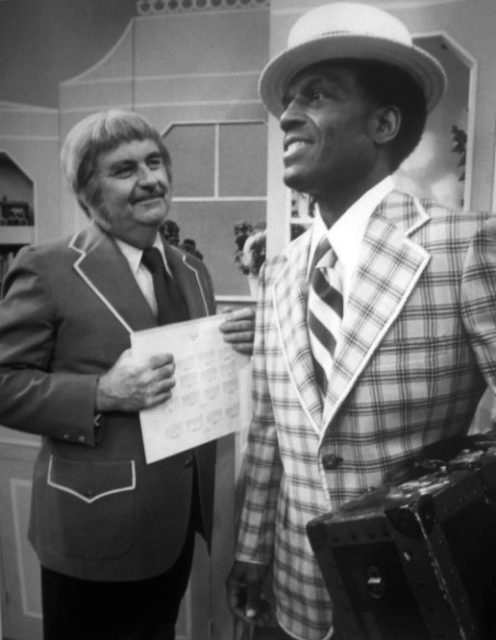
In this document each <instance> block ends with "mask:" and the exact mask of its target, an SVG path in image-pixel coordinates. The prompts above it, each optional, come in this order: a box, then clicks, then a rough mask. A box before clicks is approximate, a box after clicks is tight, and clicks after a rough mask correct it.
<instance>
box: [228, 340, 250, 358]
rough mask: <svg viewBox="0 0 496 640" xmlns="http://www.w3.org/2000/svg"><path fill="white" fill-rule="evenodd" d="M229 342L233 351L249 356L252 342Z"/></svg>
mask: <svg viewBox="0 0 496 640" xmlns="http://www.w3.org/2000/svg"><path fill="white" fill-rule="evenodd" d="M226 342H227V341H226ZM230 344H231V345H232V348H233V349H234V350H235V351H237V352H238V353H242V354H243V355H245V356H251V355H252V353H253V342H232V343H230Z"/></svg>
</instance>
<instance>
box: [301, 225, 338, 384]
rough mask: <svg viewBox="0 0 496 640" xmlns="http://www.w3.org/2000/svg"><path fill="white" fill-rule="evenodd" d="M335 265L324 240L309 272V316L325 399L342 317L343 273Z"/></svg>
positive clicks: (334, 260)
mask: <svg viewBox="0 0 496 640" xmlns="http://www.w3.org/2000/svg"><path fill="white" fill-rule="evenodd" d="M336 263H337V258H336V254H335V253H334V251H333V249H332V247H331V245H330V243H329V240H328V239H327V236H325V237H324V238H323V239H322V240H321V241H320V243H319V245H318V247H317V250H316V252H315V257H314V262H313V264H314V267H313V270H312V271H311V272H310V278H311V280H310V289H309V293H308V316H307V323H308V334H309V338H310V346H311V349H312V355H313V359H314V366H315V375H316V378H317V382H318V385H319V387H320V389H321V391H322V394H323V395H324V396H325V394H326V392H327V382H328V377H329V372H330V370H331V367H332V363H333V359H334V350H335V348H336V339H337V336H338V333H339V327H340V324H341V319H342V317H343V295H342V283H341V272H340V268H339V263H337V264H336Z"/></svg>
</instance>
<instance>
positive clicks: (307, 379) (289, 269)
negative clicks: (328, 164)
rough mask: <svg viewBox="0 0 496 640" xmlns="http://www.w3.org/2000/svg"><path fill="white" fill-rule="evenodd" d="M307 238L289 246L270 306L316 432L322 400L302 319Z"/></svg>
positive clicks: (293, 375) (304, 312) (287, 364)
mask: <svg viewBox="0 0 496 640" xmlns="http://www.w3.org/2000/svg"><path fill="white" fill-rule="evenodd" d="M310 240H311V233H310V232H308V233H306V234H304V235H303V236H301V237H300V238H299V239H298V241H297V242H295V243H294V244H291V245H290V246H289V248H288V250H287V261H286V264H285V266H284V268H283V270H282V272H281V273H280V274H279V276H278V278H277V279H276V281H275V283H274V309H275V315H276V324H277V328H278V332H279V336H280V341H281V347H282V354H283V357H284V360H285V364H286V368H287V371H288V374H289V376H290V378H291V381H292V383H293V385H294V387H295V389H296V393H297V395H298V398H299V400H300V403H301V405H302V407H303V409H304V411H305V413H306V414H307V417H308V418H309V420H310V422H311V423H312V425H313V427H314V429H315V430H316V431H317V432H320V428H321V422H322V400H321V397H320V393H319V391H318V387H317V382H316V380H315V373H314V366H313V360H312V353H311V350H310V343H309V340H308V331H307V321H306V314H307V298H308V284H307V278H306V272H307V264H308V253H309V249H310Z"/></svg>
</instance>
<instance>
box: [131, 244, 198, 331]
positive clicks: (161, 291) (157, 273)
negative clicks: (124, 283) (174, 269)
mask: <svg viewBox="0 0 496 640" xmlns="http://www.w3.org/2000/svg"><path fill="white" fill-rule="evenodd" d="M141 261H142V263H143V264H144V265H145V267H146V268H147V269H148V270H149V271H150V273H151V274H152V279H153V289H154V291H155V298H156V300H157V320H158V323H159V324H170V323H172V322H181V321H182V320H188V311H187V309H186V305H185V304H184V300H183V299H182V297H181V294H180V293H179V289H178V288H177V286H176V283H175V282H174V279H173V278H172V277H171V276H170V275H169V274H168V273H167V269H166V268H165V264H164V260H163V258H162V256H161V254H160V251H159V250H158V249H157V248H155V247H150V248H148V249H145V250H144V251H143V257H142V258H141Z"/></svg>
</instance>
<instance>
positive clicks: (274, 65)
mask: <svg viewBox="0 0 496 640" xmlns="http://www.w3.org/2000/svg"><path fill="white" fill-rule="evenodd" d="M343 58H353V59H361V60H377V61H379V62H386V63H389V64H391V65H393V66H395V67H399V68H401V69H403V70H404V71H406V72H407V73H409V74H410V76H412V78H413V79H414V80H415V81H416V82H418V83H419V85H420V86H421V87H422V88H423V90H424V94H425V98H426V101H427V110H428V111H430V110H431V109H433V107H434V106H435V105H436V104H437V103H438V102H439V100H440V99H441V97H442V95H443V94H444V92H445V90H446V74H445V72H444V69H443V67H442V66H441V64H440V63H439V62H438V61H437V60H436V58H434V57H433V56H431V55H430V54H429V53H427V51H424V50H423V49H421V48H420V47H417V46H415V45H414V44H413V43H412V37H411V35H410V32H409V31H408V29H407V28H406V27H405V25H404V24H403V23H402V22H401V21H400V20H398V19H397V18H395V17H394V16H392V15H391V14H389V13H386V12H385V11H382V10H381V9H377V7H372V6H369V5H365V4H359V3H355V2H334V3H329V4H326V5H323V6H321V7H317V8H315V9H312V10H310V11H308V12H307V13H305V14H304V15H303V16H301V17H300V18H299V20H298V21H297V22H296V23H295V25H294V26H293V28H292V29H291V31H290V33H289V37H288V46H287V48H286V49H284V50H283V51H282V52H281V53H279V54H278V55H277V56H276V57H275V58H273V59H272V60H271V61H270V62H269V63H268V64H267V65H266V67H265V68H264V69H263V71H262V75H261V76H260V82H259V91H260V96H261V98H262V101H263V102H264V104H265V106H266V107H267V109H268V110H269V111H270V112H271V113H272V114H274V115H275V116H277V117H278V116H279V115H280V114H281V113H282V111H283V107H282V97H283V95H284V92H285V90H286V88H287V85H288V83H289V81H290V80H291V78H292V77H293V76H294V75H295V74H296V73H297V72H299V71H301V70H302V69H304V68H305V67H308V66H310V65H313V64H315V63H318V62H323V61H325V60H339V59H343Z"/></svg>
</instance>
